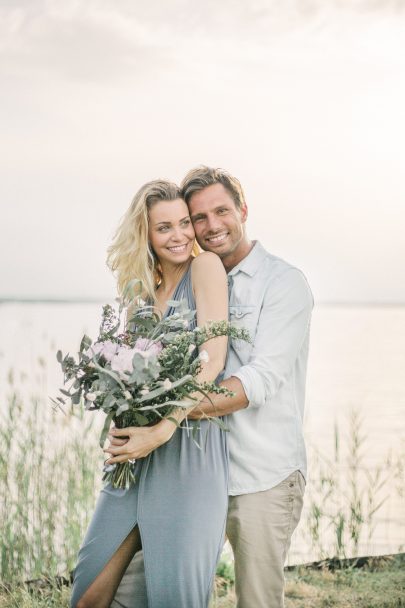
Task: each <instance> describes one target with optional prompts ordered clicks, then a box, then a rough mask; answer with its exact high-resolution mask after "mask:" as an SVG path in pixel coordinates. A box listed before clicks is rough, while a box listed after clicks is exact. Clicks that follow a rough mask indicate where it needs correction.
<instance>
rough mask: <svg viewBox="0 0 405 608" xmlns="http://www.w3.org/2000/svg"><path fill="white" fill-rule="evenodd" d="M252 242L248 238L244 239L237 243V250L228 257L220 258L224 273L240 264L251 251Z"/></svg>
mask: <svg viewBox="0 0 405 608" xmlns="http://www.w3.org/2000/svg"><path fill="white" fill-rule="evenodd" d="M253 246H254V242H253V241H251V240H250V239H248V238H244V239H243V241H241V242H240V243H239V245H238V246H237V248H236V249H235V250H234V251H232V252H231V253H230V254H229V255H228V256H225V257H223V258H222V263H223V265H224V267H225V270H226V272H229V271H230V270H232V268H235V266H237V265H238V264H240V262H241V261H242V260H243V259H244V258H245V257H246V256H247V255H249V253H250V252H251V251H252V249H253Z"/></svg>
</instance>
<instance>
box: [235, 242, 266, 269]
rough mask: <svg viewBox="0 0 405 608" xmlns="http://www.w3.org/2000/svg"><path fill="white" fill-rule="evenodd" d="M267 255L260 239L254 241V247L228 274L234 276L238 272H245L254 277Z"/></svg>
mask: <svg viewBox="0 0 405 608" xmlns="http://www.w3.org/2000/svg"><path fill="white" fill-rule="evenodd" d="M265 256H266V251H265V249H264V248H263V247H262V245H261V244H260V243H259V241H253V247H252V249H251V250H250V251H249V253H248V254H247V256H246V257H244V258H243V260H241V261H240V262H239V264H238V265H237V266H235V268H232V270H230V271H229V272H228V276H230V277H232V276H234V275H235V274H237V273H238V272H244V273H245V274H247V275H249V276H250V277H252V276H253V275H254V274H256V272H257V271H258V270H259V268H260V266H261V264H262V262H263V259H264V258H265Z"/></svg>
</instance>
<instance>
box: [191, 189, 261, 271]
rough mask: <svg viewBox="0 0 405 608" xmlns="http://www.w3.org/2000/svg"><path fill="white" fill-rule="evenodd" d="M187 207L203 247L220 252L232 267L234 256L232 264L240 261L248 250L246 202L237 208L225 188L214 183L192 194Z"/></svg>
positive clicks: (199, 242)
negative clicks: (245, 228)
mask: <svg viewBox="0 0 405 608" xmlns="http://www.w3.org/2000/svg"><path fill="white" fill-rule="evenodd" d="M188 206H189V210H190V215H191V220H192V222H193V226H194V230H195V235H196V238H197V241H198V244H199V245H200V247H202V248H203V249H205V250H207V251H212V252H214V253H216V254H217V255H219V257H220V258H222V260H223V262H224V265H225V267H227V266H231V264H228V263H227V260H228V261H229V260H231V259H232V265H235V264H238V263H239V261H240V260H241V259H242V258H243V257H244V256H245V255H246V253H247V252H248V250H249V244H248V243H249V241H248V240H247V238H246V235H245V231H244V223H245V222H246V218H247V207H246V205H244V206H243V207H241V209H238V208H237V207H236V205H235V203H234V200H233V198H232V196H231V195H230V194H229V192H228V191H227V190H226V188H224V186H223V185H222V184H214V185H212V186H207V187H206V188H204V189H203V190H200V192H196V193H195V194H193V195H192V196H191V198H190V200H189V203H188ZM239 258H240V259H239Z"/></svg>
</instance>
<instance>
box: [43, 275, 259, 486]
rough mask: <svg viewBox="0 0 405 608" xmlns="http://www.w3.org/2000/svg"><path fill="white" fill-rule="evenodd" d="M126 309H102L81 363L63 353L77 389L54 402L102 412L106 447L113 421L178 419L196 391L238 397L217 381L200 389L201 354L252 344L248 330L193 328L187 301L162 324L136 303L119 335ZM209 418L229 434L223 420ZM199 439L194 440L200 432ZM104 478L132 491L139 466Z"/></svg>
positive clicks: (120, 467) (216, 325)
mask: <svg viewBox="0 0 405 608" xmlns="http://www.w3.org/2000/svg"><path fill="white" fill-rule="evenodd" d="M132 287H133V286H132ZM132 287H129V288H128V290H127V291H128V294H131V293H132V291H133V288H132ZM124 305H125V298H124V300H123V301H121V304H120V307H119V310H118V313H116V312H115V311H114V309H113V308H112V307H111V306H110V305H106V306H104V307H103V315H102V320H101V325H100V332H99V336H98V338H97V340H96V342H95V343H94V344H93V342H92V340H91V338H89V337H88V336H87V335H85V336H83V338H82V340H81V343H80V347H79V353H78V360H77V361H76V360H75V359H74V358H73V357H72V356H71V355H69V354H67V355H65V357H63V354H62V353H61V351H58V352H57V355H56V358H57V360H58V362H59V363H60V365H61V367H62V371H63V373H64V380H65V384H66V383H70V384H69V388H68V389H66V388H62V389H60V392H61V394H62V395H63V397H60V396H58V397H56V399H53V403H54V404H55V405H56V406H57V407H59V408H61V407H63V406H64V405H65V403H66V400H68V401H70V403H71V406H72V407H73V406H76V405H80V404H81V403H82V402H83V404H84V407H85V409H87V410H102V411H103V412H104V413H105V414H106V420H105V424H104V428H103V430H102V433H101V437H100V445H101V446H102V445H103V444H104V441H105V440H106V437H107V433H108V430H109V428H110V425H111V423H112V422H114V423H115V425H116V426H117V427H118V428H125V427H127V426H144V425H146V424H154V423H156V422H158V421H159V420H160V419H162V418H165V417H166V418H167V417H171V418H172V417H173V416H172V414H173V411H174V410H175V408H177V407H190V399H195V395H196V393H197V394H198V393H200V394H201V395H203V396H208V395H209V393H216V394H218V393H221V394H224V395H232V393H231V392H230V391H229V390H228V389H226V388H225V387H218V386H217V385H216V384H215V382H204V383H203V384H200V383H199V381H198V374H199V372H200V371H201V369H202V365H203V363H202V357H203V352H199V348H200V347H201V346H202V345H204V344H205V343H206V342H208V341H209V340H212V339H214V338H217V337H219V336H229V337H231V338H232V339H238V340H249V335H248V333H247V331H246V330H244V329H240V328H237V327H234V326H233V325H231V324H230V323H228V322H227V321H219V322H212V323H209V324H207V325H206V326H205V327H201V328H200V327H196V328H195V329H192V330H190V329H189V325H190V321H192V319H193V318H194V316H195V311H191V310H189V309H188V308H187V302H186V301H185V300H184V301H181V302H171V306H173V307H174V308H175V313H174V314H172V315H170V316H167V317H165V318H163V319H161V318H160V317H159V316H158V315H157V314H155V311H154V309H153V307H151V306H145V304H144V303H143V304H142V305H140V306H138V305H137V304H136V303H134V302H131V307H130V309H131V312H130V313H128V314H127V316H128V320H127V325H126V330H125V332H124V333H119V331H120V326H121V315H122V312H123V310H124ZM205 355H206V356H207V353H205ZM191 403H192V401H191ZM210 420H213V422H215V423H216V424H218V425H219V426H221V428H225V427H224V425H223V423H222V422H221V421H220V420H218V419H216V418H210ZM192 438H193V439H195V437H194V434H192ZM103 480H104V481H105V482H106V483H112V484H113V485H114V487H121V488H125V487H129V486H130V485H131V484H132V483H134V482H135V477H134V474H133V465H131V463H129V462H125V463H120V464H112V465H107V466H106V467H105V468H104V476H103Z"/></svg>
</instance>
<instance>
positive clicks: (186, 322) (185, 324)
mask: <svg viewBox="0 0 405 608" xmlns="http://www.w3.org/2000/svg"><path fill="white" fill-rule="evenodd" d="M183 327H184V328H185V329H187V327H188V321H187V320H184V321H183Z"/></svg>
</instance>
